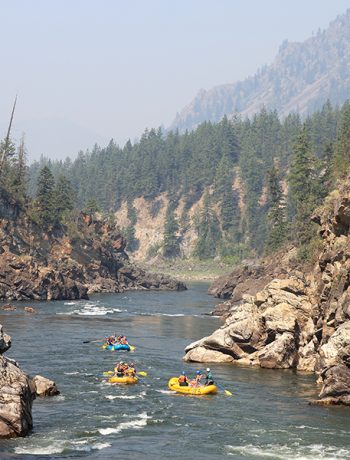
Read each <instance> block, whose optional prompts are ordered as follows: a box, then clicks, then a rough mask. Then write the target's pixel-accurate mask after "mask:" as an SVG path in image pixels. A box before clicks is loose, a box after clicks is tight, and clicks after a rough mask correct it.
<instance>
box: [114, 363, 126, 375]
mask: <svg viewBox="0 0 350 460" xmlns="http://www.w3.org/2000/svg"><path fill="white" fill-rule="evenodd" d="M128 369H129V365H128V364H127V363H124V362H123V361H120V362H119V363H118V364H116V367H115V368H114V372H115V374H116V375H117V377H124V375H126V374H127V372H128Z"/></svg>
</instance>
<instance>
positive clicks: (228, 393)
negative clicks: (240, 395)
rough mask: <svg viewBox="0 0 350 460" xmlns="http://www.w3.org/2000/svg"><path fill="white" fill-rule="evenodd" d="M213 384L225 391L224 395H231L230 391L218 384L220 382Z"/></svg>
mask: <svg viewBox="0 0 350 460" xmlns="http://www.w3.org/2000/svg"><path fill="white" fill-rule="evenodd" d="M215 385H217V386H218V387H219V388H220V389H221V390H222V391H223V392H224V393H225V395H226V396H233V394H232V393H231V391H228V390H225V388H224V387H223V386H222V385H220V383H217V382H215Z"/></svg>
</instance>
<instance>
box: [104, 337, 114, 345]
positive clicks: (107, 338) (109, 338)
mask: <svg viewBox="0 0 350 460" xmlns="http://www.w3.org/2000/svg"><path fill="white" fill-rule="evenodd" d="M105 342H106V344H107V345H114V343H115V335H110V336H109V337H106V339H105Z"/></svg>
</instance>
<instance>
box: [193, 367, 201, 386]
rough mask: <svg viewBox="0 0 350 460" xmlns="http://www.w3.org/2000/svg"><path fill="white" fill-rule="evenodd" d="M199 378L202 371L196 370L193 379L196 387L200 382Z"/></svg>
mask: <svg viewBox="0 0 350 460" xmlns="http://www.w3.org/2000/svg"><path fill="white" fill-rule="evenodd" d="M201 378H202V373H201V371H197V372H196V380H195V385H194V386H196V387H199V386H200V384H201Z"/></svg>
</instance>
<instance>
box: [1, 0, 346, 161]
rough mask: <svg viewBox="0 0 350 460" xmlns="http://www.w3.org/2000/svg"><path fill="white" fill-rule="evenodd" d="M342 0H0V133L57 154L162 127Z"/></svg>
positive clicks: (301, 35) (269, 56) (321, 20)
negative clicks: (202, 92) (10, 125)
mask: <svg viewBox="0 0 350 460" xmlns="http://www.w3.org/2000/svg"><path fill="white" fill-rule="evenodd" d="M348 7H350V1H349V0H0V8H1V10H0V12H1V26H0V43H1V45H0V46H1V60H2V71H1V73H0V88H1V93H0V94H1V96H0V100H1V104H0V128H1V136H3V135H4V133H5V129H6V128H5V126H6V123H7V120H8V118H9V114H10V110H11V106H12V102H13V99H14V96H15V94H16V93H18V105H17V111H16V117H15V129H14V135H15V137H17V138H18V137H19V136H20V133H21V131H22V130H24V131H25V133H26V139H27V145H28V150H29V154H30V157H31V158H38V157H39V155H40V154H41V153H44V154H47V155H49V156H51V157H55V156H57V157H58V156H59V157H60V158H63V157H65V156H67V155H70V156H74V155H76V153H77V151H78V150H79V149H84V150H85V149H86V148H87V147H91V146H92V144H93V143H94V142H95V141H97V142H98V143H100V144H102V145H103V144H104V143H106V142H107V141H108V140H109V139H110V138H112V137H113V138H114V139H115V140H116V141H117V142H118V143H120V144H124V142H125V141H126V140H127V139H128V138H129V137H130V138H131V139H132V140H133V139H135V138H136V137H137V136H139V135H140V134H141V133H142V131H143V130H144V129H145V128H146V127H157V126H160V125H162V124H164V125H165V126H168V125H169V124H170V123H171V121H172V120H173V118H174V116H175V114H176V112H177V111H180V110H181V109H182V107H183V106H184V105H186V104H187V103H189V102H190V100H191V99H192V98H193V97H194V96H195V95H196V93H197V92H198V90H199V89H201V88H205V89H209V88H210V87H212V86H214V85H218V84H222V83H233V82H235V81H236V80H239V79H243V78H244V77H246V76H248V75H250V74H253V73H254V72H255V71H256V70H257V68H258V67H259V66H261V65H263V64H268V63H270V62H272V60H273V58H274V56H275V55H276V53H277V51H278V47H279V45H280V44H281V42H282V41H283V40H284V39H288V40H289V41H295V40H296V41H302V40H304V39H306V38H308V37H309V36H311V35H312V32H316V31H317V29H318V28H321V29H323V28H326V27H327V26H328V23H329V22H330V21H331V20H333V19H335V17H336V16H337V15H338V14H342V13H343V12H345V10H346V9H347V8H348Z"/></svg>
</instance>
